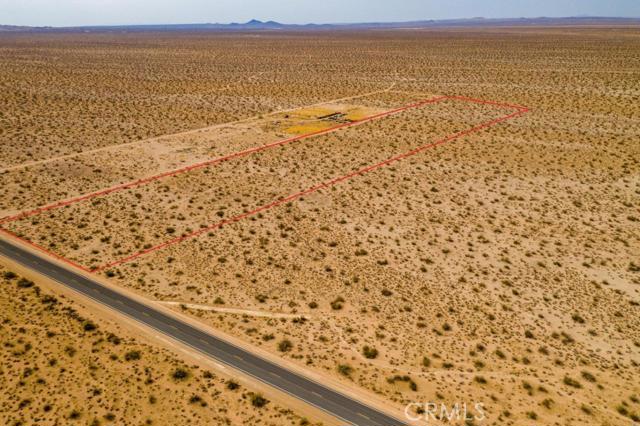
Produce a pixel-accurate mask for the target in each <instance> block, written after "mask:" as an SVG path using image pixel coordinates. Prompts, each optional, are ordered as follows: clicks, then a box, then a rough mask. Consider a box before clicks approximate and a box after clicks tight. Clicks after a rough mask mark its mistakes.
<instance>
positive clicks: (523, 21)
mask: <svg viewBox="0 0 640 426" xmlns="http://www.w3.org/2000/svg"><path fill="white" fill-rule="evenodd" d="M563 25H567V26H577V25H634V26H635V25H640V18H615V17H589V16H576V17H566V18H547V17H540V18H508V19H488V18H482V17H479V18H470V19H445V20H422V21H409V22H363V23H347V24H282V23H279V22H275V21H266V22H263V21H259V20H256V19H252V20H250V21H248V22H245V23H236V22H233V23H230V24H216V23H201V24H157V25H104V26H81V27H24V26H12V25H0V32H19V31H30V32H42V31H56V32H59V31H66V32H69V31H71V32H75V31H83V32H104V31H131V32H135V31H282V30H293V31H295V30H366V29H410V28H438V27H500V26H503V27H504V26H563Z"/></svg>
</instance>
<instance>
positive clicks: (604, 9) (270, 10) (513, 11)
mask: <svg viewBox="0 0 640 426" xmlns="http://www.w3.org/2000/svg"><path fill="white" fill-rule="evenodd" d="M584 15H589V16H617V17H640V0H278V1H275V0H0V24H4V25H33V26H45V25H50V26H78V25H121V24H176V23H179V24H184V23H204V22H219V23H228V22H246V21H248V20H250V19H253V18H255V19H260V20H263V21H266V20H274V21H278V22H282V23H292V24H293V23H297V24H300V23H309V22H314V23H341V22H374V21H375V22H389V21H412V20H422V19H449V18H472V17H478V16H483V17H486V18H513V17H539V16H550V17H560V16H584Z"/></svg>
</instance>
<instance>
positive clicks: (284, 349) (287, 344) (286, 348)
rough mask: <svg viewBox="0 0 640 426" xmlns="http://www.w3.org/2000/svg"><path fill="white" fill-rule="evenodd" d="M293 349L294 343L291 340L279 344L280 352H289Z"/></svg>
mask: <svg viewBox="0 0 640 426" xmlns="http://www.w3.org/2000/svg"><path fill="white" fill-rule="evenodd" d="M292 348H293V343H291V341H290V340H288V339H284V340H282V341H281V342H280V343H278V350H279V351H280V352H289V351H290V350H291V349H292Z"/></svg>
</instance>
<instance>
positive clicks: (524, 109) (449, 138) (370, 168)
mask: <svg viewBox="0 0 640 426" xmlns="http://www.w3.org/2000/svg"><path fill="white" fill-rule="evenodd" d="M447 99H453V100H460V101H465V102H473V103H478V104H485V105H493V106H498V107H502V108H511V109H516V110H517V111H516V112H513V113H511V114H508V115H505V116H502V117H499V118H497V119H494V120H490V121H486V122H484V123H481V124H479V125H477V126H475V127H472V128H470V129H467V130H463V131H460V132H457V133H454V134H452V135H449V136H447V137H445V138H444V139H440V140H438V141H436V142H432V143H429V144H426V145H422V146H420V147H418V148H416V149H413V150H411V151H407V152H405V153H402V154H399V155H397V156H394V157H391V158H388V159H387V160H384V161H381V162H379V163H376V164H372V165H370V166H367V167H364V168H361V169H359V170H356V171H354V172H351V173H349V174H347V175H344V176H340V177H337V178H335V179H332V180H329V181H326V182H322V183H320V184H318V185H315V186H312V187H310V188H307V189H305V190H303V191H300V192H297V193H294V194H291V195H289V196H287V197H282V198H279V199H277V200H275V201H273V202H271V203H268V204H265V205H263V206H261V207H258V208H256V209H254V210H252V211H249V212H246V213H242V214H240V215H237V216H234V217H232V218H229V219H226V220H223V221H220V222H217V223H214V224H212V225H209V226H207V227H205V228H201V229H199V230H197V231H194V232H192V233H190V234H186V235H183V236H180V237H177V238H174V239H172V240H169V241H166V242H164V243H162V244H159V245H156V246H154V247H150V248H148V249H145V250H142V251H139V252H137V253H134V254H132V255H130V256H127V257H125V258H122V259H119V260H116V261H114V262H111V263H108V264H105V265H101V266H98V267H96V268H93V269H89V268H86V267H84V266H82V265H79V264H77V263H75V262H73V261H71V260H69V259H67V258H64V257H62V256H60V255H58V254H56V253H53V252H52V251H50V250H48V249H45V248H44V247H42V246H40V245H38V244H35V243H33V242H31V241H29V240H27V239H25V238H21V237H19V236H18V235H16V234H15V233H13V232H11V231H8V230H7V229H5V228H3V227H2V226H0V232H4V233H6V234H8V235H10V236H11V237H13V238H16V239H18V240H20V241H21V242H23V243H25V244H28V245H30V246H32V247H34V248H36V249H38V250H40V251H42V252H44V253H47V254H48V255H50V256H52V257H54V258H56V259H58V260H60V261H62V262H65V263H67V264H69V265H71V266H73V267H76V268H78V269H80V270H82V271H84V272H89V273H91V272H100V271H102V270H104V269H107V268H112V267H114V266H118V265H121V264H123V263H127V262H130V261H132V260H134V259H137V258H138V257H141V256H144V255H146V254H149V253H151V252H154V251H157V250H161V249H163V248H165V247H168V246H171V245H174V244H177V243H180V242H182V241H184V240H187V239H190V238H194V237H197V236H199V235H201V234H203V233H205V232H210V231H212V230H214V229H219V228H222V227H223V226H225V225H228V224H231V223H235V222H238V221H240V220H242V219H245V218H246V217H249V216H253V215H256V214H258V213H260V212H263V211H265V210H269V209H271V208H274V207H277V206H279V205H281V204H284V203H288V202H291V201H293V200H296V199H298V198H300V197H303V196H305V195H307V194H310V193H313V192H317V191H319V190H321V189H325V188H329V187H331V186H334V185H336V184H338V183H340V182H343V181H346V180H349V179H352V178H354V177H356V176H361V175H363V174H365V173H369V172H371V171H373V170H375V169H378V168H381V167H384V166H387V165H389V164H392V163H395V162H397V161H401V160H403V159H405V158H407V157H411V156H414V155H416V154H418V153H420V152H422V151H425V150H427V149H431V148H435V147H437V146H439V145H442V144H445V143H447V142H451V141H453V140H455V139H458V138H461V137H463V136H466V135H469V134H471V133H475V132H478V131H480V130H483V129H486V128H488V127H491V126H494V125H496V124H498V123H501V122H503V121H507V120H510V119H513V118H515V117H518V116H520V115H522V114H525V113H527V112H529V108H527V107H523V106H519V105H513V104H506V103H499V102H493V101H485V100H480V99H474V98H468V97H464V96H440V97H436V98H432V99H427V100H424V101H420V102H416V103H413V104H410V105H406V106H404V107H400V108H396V109H393V110H389V111H384V112H381V113H379V114H375V115H371V116H368V117H365V118H362V119H360V120H356V121H353V122H350V123H345V124H341V125H338V126H334V127H331V128H328V129H324V130H319V131H316V132H312V133H307V134H304V135H299V136H295V137H292V138H288V139H283V140H280V141H277V142H273V143H269V144H265V145H261V146H259V147H255V148H250V149H247V150H244V151H239V152H236V153H233V154H229V155H227V156H224V157H218V158H215V159H212V160H209V161H205V162H201V163H197V164H193V165H191V166H188V167H184V168H181V169H177V170H172V171H169V172H165V173H161V174H158V175H154V176H151V177H148V178H144V179H139V180H136V181H132V182H128V183H124V184H121V185H116V186H113V187H110V188H107V189H104V190H101V191H98V192H93V193H90V194H86V195H83V196H81V197H77V198H73V199H70V200H65V201H61V202H58V203H54V204H50V205H48V206H45V207H39V208H37V209H33V210H29V211H26V212H22V213H19V214H17V215H15V216H10V217H6V218H3V219H1V220H0V225H1V224H3V223H8V222H13V221H16V220H20V219H23V218H26V217H30V216H33V215H36V214H39V213H42V212H45V211H48V210H52V209H56V208H60V207H64V206H68V205H70V204H74V203H77V202H80V201H83V200H87V199H90V198H94V197H97V196H100V195H106V194H110V193H112V192H116V191H121V190H124V189H128V188H133V187H137V186H140V185H143V184H146V183H149V182H153V181H155V180H158V179H162V178H164V177H168V176H175V175H177V174H181V173H185V172H188V171H191V170H194V169H198V168H202V167H206V166H210V165H213V164H217V163H221V162H223V161H227V160H230V159H233V158H239V157H244V156H246V155H249V154H252V153H255V152H260V151H263V150H266V149H269V148H273V147H276V146H280V145H285V144H288V143H291V142H295V141H298V140H302V139H306V138H310V137H313V136H319V135H324V134H327V133H331V132H334V131H336V130H339V129H343V128H346V127H351V126H355V125H357V124H361V123H365V122H369V121H372V120H375V119H378V118H383V117H387V116H390V115H394V114H397V113H400V112H402V111H406V110H408V109H413V108H419V107H421V106H424V105H427V104H430V103H437V102H441V101H444V100H447Z"/></svg>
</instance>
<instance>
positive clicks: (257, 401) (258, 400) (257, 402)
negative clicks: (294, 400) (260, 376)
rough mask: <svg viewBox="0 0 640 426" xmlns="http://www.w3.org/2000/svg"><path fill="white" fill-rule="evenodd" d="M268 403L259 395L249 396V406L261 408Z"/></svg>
mask: <svg viewBox="0 0 640 426" xmlns="http://www.w3.org/2000/svg"><path fill="white" fill-rule="evenodd" d="M268 403H269V400H268V399H267V398H265V397H264V396H262V395H260V394H259V393H253V394H251V405H253V406H254V407H256V408H262V407H264V406H265V405H267V404H268Z"/></svg>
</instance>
